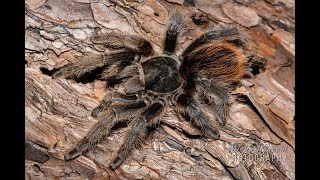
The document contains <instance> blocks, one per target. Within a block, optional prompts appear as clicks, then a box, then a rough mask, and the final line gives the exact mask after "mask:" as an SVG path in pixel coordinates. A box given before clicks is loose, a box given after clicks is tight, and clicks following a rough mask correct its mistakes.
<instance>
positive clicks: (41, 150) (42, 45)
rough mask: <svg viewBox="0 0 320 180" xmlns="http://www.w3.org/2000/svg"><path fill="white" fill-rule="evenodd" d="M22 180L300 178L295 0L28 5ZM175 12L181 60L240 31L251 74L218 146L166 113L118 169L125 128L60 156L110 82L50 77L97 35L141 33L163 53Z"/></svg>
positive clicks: (34, 1) (89, 48) (235, 96)
mask: <svg viewBox="0 0 320 180" xmlns="http://www.w3.org/2000/svg"><path fill="white" fill-rule="evenodd" d="M25 3H26V12H25V48H26V49H25V57H26V58H25V59H26V62H25V63H26V65H25V83H26V84H25V88H26V95H25V100H26V101H25V110H26V114H25V117H26V119H25V127H26V131H25V135H26V136H25V137H26V139H25V145H26V146H25V152H26V155H25V169H26V172H25V177H26V179H45V178H48V179H52V178H59V179H60V178H61V179H295V135H294V133H295V121H294V114H295V108H294V107H295V99H294V74H295V72H294V66H295V59H294V57H295V50H294V45H295V44H294V43H295V42H294V41H295V38H294V33H295V32H294V28H295V15H294V11H295V3H294V0H266V1H263V0H236V1H231V0H210V1H205V0H197V1H193V0H184V1H183V0H120V1H114V0H100V1H89V0H73V1H70V0H46V1H45V0H26V2H25ZM176 11H179V12H180V13H181V14H182V15H183V17H184V19H183V27H182V30H181V32H180V34H179V37H178V45H177V54H180V53H181V52H182V51H183V50H184V49H185V48H186V47H187V46H188V45H189V44H190V43H191V42H192V41H193V40H195V39H196V38H197V37H198V36H200V35H201V34H202V33H204V32H205V31H206V30H207V29H208V28H210V27H216V28H227V27H237V28H238V29H239V31H240V34H241V37H242V38H243V39H244V41H245V43H246V48H245V50H244V52H245V54H246V56H247V58H248V63H249V65H250V68H251V69H252V74H253V76H252V77H251V78H246V79H243V80H242V81H241V82H242V83H241V86H240V87H238V88H237V89H236V90H234V91H233V92H232V106H231V108H230V117H228V118H227V122H226V125H225V126H224V127H220V128H219V131H220V134H221V138H220V139H219V140H212V139H207V138H204V137H202V136H200V132H199V131H198V130H197V129H195V128H194V127H193V126H192V125H191V124H190V122H188V121H182V120H180V119H179V118H178V117H176V116H175V115H174V113H172V110H171V109H166V111H167V113H166V116H165V117H164V122H163V123H162V124H161V125H160V126H158V127H157V128H155V129H154V130H152V131H150V133H149V135H148V137H147V139H146V141H145V142H144V143H143V144H142V146H141V147H140V148H137V149H135V150H134V151H133V152H132V153H131V155H130V156H129V158H128V159H127V160H126V161H125V162H124V163H123V164H122V165H121V166H120V167H119V168H117V169H116V170H114V171H112V170H110V169H109V167H108V164H109V163H110V161H111V158H112V157H113V156H114V155H115V153H116V150H117V149H118V148H120V145H121V144H122V142H123V140H124V135H125V132H126V130H127V127H121V128H117V129H115V130H113V131H112V132H111V134H110V136H108V138H106V140H104V141H103V142H100V143H99V144H98V145H97V146H96V148H94V149H93V150H91V151H89V152H88V153H86V154H85V155H82V156H79V157H78V158H76V159H74V160H72V161H68V162H66V161H64V158H63V155H64V153H65V152H66V151H67V150H68V149H69V148H71V147H72V146H74V145H75V144H76V143H77V142H78V141H79V140H80V139H82V138H83V137H84V136H85V135H86V133H87V132H88V131H89V130H90V128H91V127H92V126H94V125H95V123H97V119H95V118H93V117H91V116H90V113H91V111H92V110H93V109H94V108H95V107H96V106H97V105H98V103H99V101H101V100H102V98H103V96H104V95H105V94H106V93H107V92H108V89H107V88H106V87H105V82H103V81H100V80H95V81H92V82H87V83H81V82H76V81H74V80H70V79H65V78H57V79H52V78H51V76H50V71H51V70H52V69H53V68H57V67H61V66H63V65H65V64H67V63H70V62H76V61H77V60H79V57H81V56H83V55H85V54H87V53H92V52H96V51H97V49H98V47H96V46H95V45H93V44H92V43H90V41H89V37H90V36H91V35H93V34H94V33H95V32H96V31H97V30H100V31H102V32H121V33H125V34H130V35H139V36H141V37H143V38H145V39H147V40H148V41H150V42H151V43H152V46H153V48H154V50H155V52H156V53H157V54H160V53H161V52H162V49H163V41H164V38H165V28H166V23H167V21H168V19H169V17H170V15H172V14H173V13H175V12H176Z"/></svg>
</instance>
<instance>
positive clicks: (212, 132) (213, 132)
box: [203, 128, 220, 140]
mask: <svg viewBox="0 0 320 180" xmlns="http://www.w3.org/2000/svg"><path fill="white" fill-rule="evenodd" d="M203 130H204V135H205V136H206V137H208V138H211V139H215V140H217V139H219V138H220V134H219V132H218V130H217V129H212V128H204V129H203Z"/></svg>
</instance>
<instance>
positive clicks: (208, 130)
mask: <svg viewBox="0 0 320 180" xmlns="http://www.w3.org/2000/svg"><path fill="white" fill-rule="evenodd" d="M177 103H178V104H177V105H178V107H177V108H176V111H177V113H181V114H183V115H185V116H187V117H188V118H190V120H191V122H192V123H193V124H194V125H195V126H196V127H197V128H199V129H200V130H201V132H202V133H203V134H204V135H205V136H207V137H209V138H212V139H219V137H220V134H219V132H218V130H217V129H216V128H215V127H214V126H213V124H212V123H211V121H210V119H209V118H208V117H207V116H206V115H205V113H204V112H203V111H202V110H201V105H200V103H198V102H197V101H196V100H195V99H194V98H193V97H191V96H189V95H186V94H182V95H180V96H179V97H178V99H177Z"/></svg>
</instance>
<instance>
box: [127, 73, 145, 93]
mask: <svg viewBox="0 0 320 180" xmlns="http://www.w3.org/2000/svg"><path fill="white" fill-rule="evenodd" d="M123 88H124V92H125V93H126V94H135V93H137V92H140V91H143V90H145V87H144V86H143V83H142V82H141V78H140V77H139V76H135V77H132V78H130V79H128V80H127V81H126V82H124V83H123Z"/></svg>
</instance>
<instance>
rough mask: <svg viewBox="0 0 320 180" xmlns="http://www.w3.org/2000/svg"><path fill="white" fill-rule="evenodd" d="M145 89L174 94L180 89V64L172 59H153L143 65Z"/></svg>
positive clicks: (160, 57) (164, 57) (162, 57)
mask: <svg viewBox="0 0 320 180" xmlns="http://www.w3.org/2000/svg"><path fill="white" fill-rule="evenodd" d="M142 68H143V73H144V82H145V88H146V89H148V90H152V91H155V92H160V93H167V92H172V91H174V90H176V89H177V88H179V87H180V85H181V82H180V76H179V68H178V63H177V61H176V60H174V59H173V58H171V57H168V56H158V57H153V58H151V59H149V60H147V61H145V62H143V63H142Z"/></svg>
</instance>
